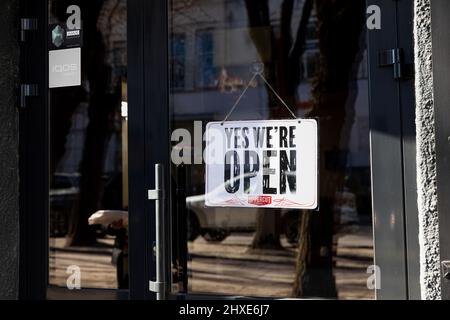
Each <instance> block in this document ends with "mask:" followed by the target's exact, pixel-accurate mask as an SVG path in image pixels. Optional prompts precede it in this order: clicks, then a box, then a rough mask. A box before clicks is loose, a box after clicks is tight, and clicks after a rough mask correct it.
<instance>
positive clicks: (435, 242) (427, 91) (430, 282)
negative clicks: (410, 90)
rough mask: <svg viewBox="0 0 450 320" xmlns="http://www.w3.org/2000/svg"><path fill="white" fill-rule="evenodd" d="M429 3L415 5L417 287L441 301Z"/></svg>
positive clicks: (425, 295)
mask: <svg viewBox="0 0 450 320" xmlns="http://www.w3.org/2000/svg"><path fill="white" fill-rule="evenodd" d="M430 1H431V0H415V3H414V11H415V15H414V16H415V18H414V42H415V68H416V84H415V86H416V129H417V188H418V190H417V191H418V209H419V244H420V286H421V293H422V299H440V298H441V282H440V257H439V221H438V212H437V194H436V152H435V128H434V105H433V73H432V46H431V11H430Z"/></svg>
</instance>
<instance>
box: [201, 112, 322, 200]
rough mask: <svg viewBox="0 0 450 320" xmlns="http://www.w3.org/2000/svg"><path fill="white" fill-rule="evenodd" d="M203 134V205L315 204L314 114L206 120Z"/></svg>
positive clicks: (315, 145) (316, 139)
mask: <svg viewBox="0 0 450 320" xmlns="http://www.w3.org/2000/svg"><path fill="white" fill-rule="evenodd" d="M205 139H206V149H205V157H204V158H205V162H206V172H205V184H206V191H205V193H206V195H205V205H206V206H208V207H263V208H298V209H316V208H317V207H318V176H319V172H318V125H317V121H316V120H313V119H301V120H264V121H227V122H223V123H222V122H210V123H208V124H207V126H206V138H205Z"/></svg>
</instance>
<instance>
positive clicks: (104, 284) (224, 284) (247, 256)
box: [50, 227, 374, 299]
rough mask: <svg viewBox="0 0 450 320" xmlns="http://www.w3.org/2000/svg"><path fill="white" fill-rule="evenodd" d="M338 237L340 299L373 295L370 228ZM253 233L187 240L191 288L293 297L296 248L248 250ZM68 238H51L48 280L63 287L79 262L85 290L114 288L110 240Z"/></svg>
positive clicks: (194, 290)
mask: <svg viewBox="0 0 450 320" xmlns="http://www.w3.org/2000/svg"><path fill="white" fill-rule="evenodd" d="M347 232H348V233H347V234H341V235H340V236H339V237H338V247H337V256H336V268H335V277H336V284H337V288H338V292H339V298H340V299H373V298H374V294H373V291H371V290H368V289H367V287H366V281H367V277H368V276H369V274H367V273H366V270H367V267H368V266H369V265H371V264H373V262H372V260H373V248H372V234H371V228H370V227H358V228H353V229H351V230H347ZM252 237H253V235H252V234H246V233H241V234H233V235H231V236H230V237H228V238H227V239H226V240H225V241H223V242H221V243H208V242H206V241H205V240H204V239H202V238H199V239H197V240H196V241H195V242H193V243H190V244H189V252H190V261H189V264H188V265H189V269H190V278H189V289H190V291H191V292H196V293H213V294H227V295H242V296H261V297H279V298H286V297H290V295H291V290H292V283H293V278H294V271H295V255H296V249H295V248H294V247H292V246H289V245H288V244H287V243H285V242H284V241H283V247H284V250H275V251H269V250H258V251H255V250H249V244H250V243H251V241H252ZM63 245H64V239H62V238H56V239H53V241H52V243H51V247H52V248H53V251H52V254H51V260H50V267H51V269H50V282H51V283H52V284H55V285H62V286H65V281H66V279H67V276H68V275H67V274H66V273H65V271H66V269H67V267H68V266H69V265H74V264H75V265H79V266H80V268H81V272H82V280H81V285H82V287H84V288H98V287H100V288H115V287H116V286H117V282H116V278H115V276H116V274H115V268H114V267H113V266H112V265H111V263H110V261H111V248H112V239H102V240H100V246H98V247H95V248H64V247H63Z"/></svg>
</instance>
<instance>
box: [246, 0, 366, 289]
mask: <svg viewBox="0 0 450 320" xmlns="http://www.w3.org/2000/svg"><path fill="white" fill-rule="evenodd" d="M294 5H295V1H294V0H284V1H283V2H282V4H281V21H280V36H279V37H275V34H274V32H273V30H274V26H272V25H271V19H270V12H269V11H270V9H269V0H264V1H262V0H246V7H247V13H248V18H249V27H250V35H251V37H252V40H253V42H254V44H255V46H256V48H257V50H258V53H259V55H260V58H261V61H263V62H264V63H265V65H266V67H265V70H266V72H265V76H266V77H267V79H268V81H269V82H270V83H271V84H272V85H273V87H274V88H276V90H277V91H278V92H279V94H280V95H281V97H282V98H283V99H284V100H285V101H286V102H287V103H288V104H289V105H291V106H295V105H296V104H295V102H296V95H297V92H296V91H297V87H298V85H299V84H300V81H301V80H302V79H301V71H302V70H301V57H302V55H303V52H304V46H305V39H306V37H307V33H308V22H309V20H310V17H311V12H312V10H313V9H315V11H316V15H317V20H318V30H317V32H318V38H319V39H318V40H319V43H318V46H319V51H320V55H319V57H320V64H319V66H318V70H317V73H316V76H315V79H314V83H313V97H314V107H313V110H312V112H311V113H310V114H309V115H308V116H310V117H315V118H318V120H319V124H320V210H319V211H318V212H304V213H303V214H302V216H301V217H302V218H301V219H300V225H299V234H300V237H299V248H298V256H297V267H296V275H295V283H294V288H293V296H295V297H304V296H316V297H336V296H337V292H336V284H335V280H334V276H333V232H334V230H333V229H334V212H333V202H334V198H335V193H336V192H337V191H339V190H340V189H341V188H342V186H343V182H344V168H343V167H344V166H345V162H344V164H343V165H342V157H341V156H339V154H340V153H341V150H345V149H346V147H347V144H348V132H349V131H350V128H351V126H352V124H353V117H354V104H353V103H348V105H349V107H347V102H349V99H350V98H352V97H350V85H349V79H350V74H351V72H355V70H356V68H355V65H356V66H357V65H358V64H359V62H360V59H361V57H360V56H359V55H358V53H359V52H361V49H363V48H361V41H360V39H361V35H362V31H363V26H364V17H365V15H364V5H365V1H363V0H357V1H355V0H334V1H330V0H305V1H304V3H303V12H302V17H301V21H300V23H299V27H298V29H297V34H296V35H295V37H293V36H292V34H291V28H292V27H291V24H292V17H293V11H294ZM260 28H267V29H268V30H269V32H270V39H269V43H268V41H267V40H268V38H267V37H261V33H260V32H258V29H260ZM268 45H269V46H270V48H269V50H267V46H268ZM267 52H271V55H270V56H267ZM358 59H359V60H358ZM268 92H269V91H268ZM352 92H354V91H352ZM269 94H270V92H269ZM270 101H271V103H270V104H271V106H270V109H271V112H270V115H271V118H281V117H283V116H284V117H286V116H287V114H285V113H284V112H285V111H284V109H282V108H280V107H279V106H277V105H276V104H274V103H276V99H273V97H271V99H270ZM350 102H351V101H350ZM277 217H279V215H278V214H276V215H274V214H273V212H271V213H267V214H262V215H261V216H260V217H259V221H258V225H257V232H256V235H255V238H254V241H253V247H256V248H258V247H259V248H261V247H262V248H267V247H269V248H270V247H272V248H276V247H280V236H279V232H278V230H277V229H278V228H277V225H278V224H279V223H278V222H277V221H276V220H277Z"/></svg>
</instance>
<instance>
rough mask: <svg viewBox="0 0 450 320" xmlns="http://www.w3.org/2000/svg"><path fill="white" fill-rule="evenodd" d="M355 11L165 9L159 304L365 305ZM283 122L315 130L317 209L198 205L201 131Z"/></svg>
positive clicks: (201, 199) (269, 1)
mask: <svg viewBox="0 0 450 320" xmlns="http://www.w3.org/2000/svg"><path fill="white" fill-rule="evenodd" d="M365 11H366V2H365V1H313V0H298V1H281V0H265V1H253V0H231V1H230V0H214V1H210V0H171V1H170V5H169V30H168V37H169V41H168V47H169V52H168V56H169V59H168V62H169V67H170V72H169V74H170V79H169V83H170V85H169V106H170V107H169V110H170V126H171V134H172V136H171V151H170V152H171V153H170V155H171V160H170V178H169V180H168V181H169V182H170V188H168V190H169V192H170V198H169V205H170V207H169V209H168V214H169V215H170V217H171V220H172V223H171V242H172V246H171V251H172V254H171V255H172V270H173V273H172V284H173V285H172V294H176V295H177V294H178V295H185V296H186V295H187V297H193V296H196V295H210V296H217V295H218V296H231V297H239V296H246V297H270V298H289V297H294V298H338V299H373V298H374V297H375V291H374V290H375V285H372V284H371V281H370V279H369V277H370V276H371V275H372V273H371V271H370V270H373V265H374V248H373V247H374V241H373V228H372V211H371V177H370V142H369V82H368V61H367V56H368V55H367V45H366V32H367V30H366V24H365V22H366V14H365ZM255 66H256V67H257V68H258V72H260V75H261V77H253V76H254V74H255ZM289 109H290V110H291V111H292V112H293V113H294V115H295V117H296V118H298V119H302V118H311V119H316V120H317V122H318V125H319V128H320V129H319V132H320V134H319V162H318V168H319V177H318V182H319V186H320V187H319V206H318V209H317V210H308V209H292V208H289V207H280V208H275V209H268V208H264V206H259V207H252V208H241V207H214V206H207V205H206V204H205V199H206V198H207V196H208V195H207V194H206V193H207V191H206V189H205V162H204V158H203V151H204V147H205V141H204V139H203V136H204V133H205V130H206V127H207V125H208V123H210V122H217V121H218V122H221V121H224V120H225V119H226V120H227V121H236V120H277V119H278V120H279V119H292V114H291V111H290V110H289ZM231 111H232V112H231ZM312 138H313V137H311V139H312ZM368 272H369V273H368ZM368 280H369V281H368Z"/></svg>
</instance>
